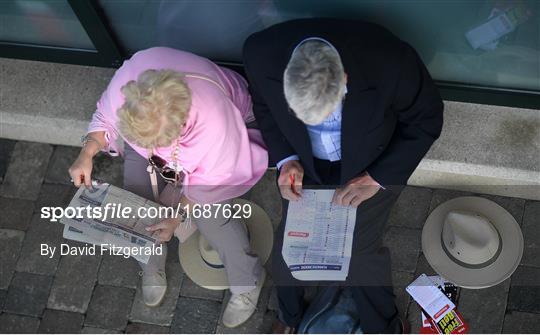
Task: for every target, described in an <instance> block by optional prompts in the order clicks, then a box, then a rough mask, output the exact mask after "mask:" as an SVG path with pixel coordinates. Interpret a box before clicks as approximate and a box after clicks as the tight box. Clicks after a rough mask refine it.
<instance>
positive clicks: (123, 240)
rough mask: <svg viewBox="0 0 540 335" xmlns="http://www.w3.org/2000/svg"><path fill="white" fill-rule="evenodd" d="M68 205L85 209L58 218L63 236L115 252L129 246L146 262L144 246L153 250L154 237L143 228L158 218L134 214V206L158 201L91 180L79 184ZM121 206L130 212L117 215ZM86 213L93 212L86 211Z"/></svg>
mask: <svg viewBox="0 0 540 335" xmlns="http://www.w3.org/2000/svg"><path fill="white" fill-rule="evenodd" d="M69 207H71V208H74V209H78V208H81V209H82V208H84V209H85V210H84V211H81V213H82V214H83V215H77V216H73V217H71V216H70V217H69V218H66V217H64V218H62V219H61V220H60V222H61V223H63V224H64V234H63V236H64V238H66V239H69V240H74V241H79V242H83V243H89V244H93V245H96V246H99V247H100V248H105V249H111V248H112V249H116V250H118V251H119V252H122V250H130V254H129V256H132V257H133V258H135V259H136V260H138V261H140V262H142V263H145V264H146V263H148V260H149V259H150V256H151V252H146V250H153V248H154V247H155V245H156V244H157V242H158V241H157V239H156V238H155V236H154V235H155V234H156V233H155V232H149V231H146V229H145V228H146V227H147V226H149V225H152V224H155V223H157V222H158V221H159V219H157V218H155V219H149V218H143V217H138V216H137V209H138V208H142V207H145V208H146V209H148V208H149V207H156V208H157V207H159V205H158V204H156V203H155V202H152V201H150V200H147V199H145V198H142V197H140V196H138V195H136V194H133V193H131V192H128V191H126V190H123V189H121V188H118V187H115V186H113V185H110V184H106V183H101V184H100V183H95V182H94V183H93V188H92V189H89V188H86V187H84V186H82V187H80V188H79V190H78V191H77V193H76V194H75V196H74V197H73V199H72V200H71V202H70V203H69ZM122 208H131V210H130V211H131V213H130V214H129V215H127V216H126V215H119V214H122V213H119V212H121V210H120V209H122ZM106 209H108V210H106ZM111 209H112V210H111ZM115 210H116V213H115V212H114V211H115ZM89 213H91V214H93V215H87V214H89ZM96 213H99V214H100V215H95V214H96ZM145 213H148V211H146V212H145ZM133 250H139V251H140V252H133ZM124 254H126V252H124Z"/></svg>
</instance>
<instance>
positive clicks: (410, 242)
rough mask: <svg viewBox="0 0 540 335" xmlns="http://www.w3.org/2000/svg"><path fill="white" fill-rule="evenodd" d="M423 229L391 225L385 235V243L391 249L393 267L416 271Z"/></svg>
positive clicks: (399, 269) (397, 269)
mask: <svg viewBox="0 0 540 335" xmlns="http://www.w3.org/2000/svg"><path fill="white" fill-rule="evenodd" d="M421 233H422V231H421V230H417V229H408V228H401V227H389V228H388V229H387V231H386V233H385V235H384V245H385V246H387V247H388V248H389V249H390V253H391V256H392V269H393V270H395V271H406V272H411V273H412V272H414V271H415V269H416V261H417V260H418V255H419V253H420V249H421V248H422V245H421V241H420V238H421Z"/></svg>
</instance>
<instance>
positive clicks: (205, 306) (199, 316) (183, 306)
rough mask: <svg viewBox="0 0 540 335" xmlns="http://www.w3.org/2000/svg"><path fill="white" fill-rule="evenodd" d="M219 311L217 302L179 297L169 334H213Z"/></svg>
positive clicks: (219, 305)
mask: <svg viewBox="0 0 540 335" xmlns="http://www.w3.org/2000/svg"><path fill="white" fill-rule="evenodd" d="M220 310H221V304H220V303H219V302H217V301H211V300H204V299H193V298H186V297H180V299H178V302H177V305H176V313H175V315H174V320H173V322H172V325H171V333H188V334H191V333H214V332H215V330H216V326H217V323H218V320H219V313H220Z"/></svg>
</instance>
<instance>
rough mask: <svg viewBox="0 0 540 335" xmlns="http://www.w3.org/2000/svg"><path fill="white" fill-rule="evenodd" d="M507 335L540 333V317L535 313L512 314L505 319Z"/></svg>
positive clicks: (504, 331) (504, 329)
mask: <svg viewBox="0 0 540 335" xmlns="http://www.w3.org/2000/svg"><path fill="white" fill-rule="evenodd" d="M502 332H503V333H505V334H538V333H540V315H538V314H535V313H522V312H516V311H514V312H510V313H508V314H506V315H505V317H504V327H503V331H502Z"/></svg>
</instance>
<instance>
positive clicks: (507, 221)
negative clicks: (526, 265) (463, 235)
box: [422, 197, 523, 289]
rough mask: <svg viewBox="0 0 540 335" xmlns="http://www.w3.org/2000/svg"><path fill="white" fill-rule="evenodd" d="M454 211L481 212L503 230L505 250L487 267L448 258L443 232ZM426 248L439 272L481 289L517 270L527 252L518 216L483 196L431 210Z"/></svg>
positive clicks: (424, 232) (424, 240) (459, 283)
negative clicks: (442, 236) (443, 243)
mask: <svg viewBox="0 0 540 335" xmlns="http://www.w3.org/2000/svg"><path fill="white" fill-rule="evenodd" d="M452 210H464V211H470V212H473V213H479V214H481V215H483V216H484V217H486V218H487V219H488V220H489V221H490V222H491V223H492V224H493V225H494V226H495V228H496V229H497V230H498V231H499V234H500V236H501V241H502V249H501V252H500V254H499V256H498V257H497V259H496V260H495V261H494V262H493V263H491V264H489V265H487V266H486V267H483V268H468V267H465V266H462V265H459V264H457V263H456V262H454V261H453V260H452V259H451V258H450V257H448V255H447V254H446V252H445V251H444V249H443V246H442V240H441V234H442V229H443V224H444V221H445V218H446V215H447V214H448V212H450V211H452ZM422 250H423V252H424V255H425V256H426V259H427V261H428V263H429V264H430V265H431V267H432V268H433V269H434V270H435V271H436V272H437V273H438V274H439V275H441V276H442V277H444V278H445V279H447V280H449V281H451V282H452V283H454V284H456V285H457V286H460V287H464V288H471V289H480V288H486V287H490V286H494V285H497V284H499V283H501V282H502V281H504V280H505V279H507V278H508V277H510V276H511V275H512V273H513V272H514V271H515V270H516V268H517V267H518V265H519V263H520V261H521V256H522V255H523V234H522V233H521V229H520V227H519V224H518V223H517V222H516V220H515V219H514V217H513V216H512V215H511V214H510V213H508V211H506V210H505V209H504V208H502V207H501V206H499V205H498V204H496V203H495V202H493V201H491V200H488V199H484V198H480V197H459V198H455V199H452V200H449V201H446V202H444V203H442V204H441V205H439V206H438V207H437V208H435V209H434V210H433V212H431V214H430V215H429V217H428V218H427V221H426V223H425V225H424V228H423V230H422Z"/></svg>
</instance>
